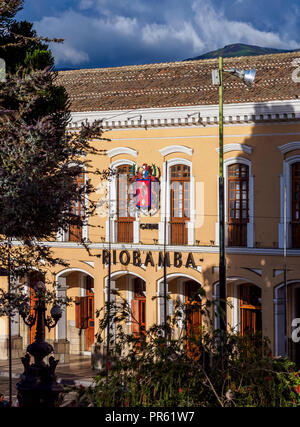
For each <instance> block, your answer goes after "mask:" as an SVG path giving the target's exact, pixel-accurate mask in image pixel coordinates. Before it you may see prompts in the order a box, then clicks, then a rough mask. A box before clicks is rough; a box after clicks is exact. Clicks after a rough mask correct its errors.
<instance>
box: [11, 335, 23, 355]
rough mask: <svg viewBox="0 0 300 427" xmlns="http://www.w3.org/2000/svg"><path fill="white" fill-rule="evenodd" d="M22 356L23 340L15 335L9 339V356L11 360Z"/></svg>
mask: <svg viewBox="0 0 300 427" xmlns="http://www.w3.org/2000/svg"><path fill="white" fill-rule="evenodd" d="M23 354H24V350H23V338H22V337H20V336H18V335H16V336H12V337H11V356H12V359H19V358H20V357H22V356H23Z"/></svg>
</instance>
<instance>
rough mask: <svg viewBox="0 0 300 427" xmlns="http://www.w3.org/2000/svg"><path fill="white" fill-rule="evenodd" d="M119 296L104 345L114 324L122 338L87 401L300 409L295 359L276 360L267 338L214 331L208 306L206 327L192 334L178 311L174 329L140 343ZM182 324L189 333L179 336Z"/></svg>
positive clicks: (103, 325) (156, 329)
mask: <svg viewBox="0 0 300 427" xmlns="http://www.w3.org/2000/svg"><path fill="white" fill-rule="evenodd" d="M202 292H203V290H202ZM117 297H118V298H117V302H116V303H111V304H110V306H109V307H108V306H106V309H105V312H104V313H103V311H99V312H98V313H97V314H98V317H99V321H100V323H99V324H100V330H99V335H98V339H99V341H101V337H102V332H103V331H104V330H105V329H107V328H108V324H109V325H110V328H111V326H112V325H114V328H115V334H113V333H112V334H111V336H110V338H111V342H110V352H109V357H108V358H106V357H105V356H103V357H104V359H105V360H106V366H105V367H104V369H103V370H102V371H101V372H100V373H99V374H98V375H97V377H96V379H95V382H96V386H95V388H93V389H92V388H90V389H88V390H86V391H85V392H84V393H83V392H81V394H82V393H83V395H84V396H85V399H84V398H83V397H82V398H81V402H84V401H86V402H89V405H91V404H93V405H94V406H106V407H109V406H110V407H113V406H118V407H128V406H145V407H162V406H167V407H171V406H173V407H174V406H176V407H180V406H184V407H188V406H190V407H192V406H194V407H196V406H197V407H218V406H221V407H230V406H232V407H246V406H249V407H288V406H299V405H300V372H297V371H295V366H294V364H293V363H291V362H289V361H288V360H286V359H276V358H275V359H274V358H273V357H272V354H271V352H270V347H269V341H268V340H267V339H266V338H262V337H261V336H260V335H257V334H256V335H254V336H240V335H238V334H235V333H233V332H228V333H224V332H223V331H221V330H214V329H213V328H212V322H211V319H208V318H207V317H208V316H209V310H206V308H205V307H203V313H205V317H206V321H204V325H203V326H202V327H201V328H199V331H198V332H197V331H196V332H195V333H194V334H190V335H189V334H187V330H188V328H187V326H188V322H187V319H188V316H189V314H188V313H187V312H186V310H185V309H186V307H184V306H180V305H179V304H177V306H176V310H175V314H174V316H172V317H169V319H168V325H163V326H157V325H154V326H153V327H152V328H150V329H149V330H148V331H147V332H146V334H145V336H144V339H143V340H140V339H136V338H134V337H133V336H132V334H130V333H126V326H125V324H124V320H125V319H128V316H129V315H130V314H131V313H130V310H129V307H128V304H127V303H126V301H125V300H123V299H122V298H121V297H120V296H119V295H118V294H117ZM208 305H209V308H212V307H213V305H214V304H213V303H210V304H208ZM107 313H109V317H110V319H109V318H108V317H107ZM179 319H181V321H183V323H184V326H183V328H182V331H183V334H182V335H180V334H179V335H178V333H177V334H176V336H175V334H174V332H175V330H174V328H175V327H176V326H178V321H179ZM109 320H110V321H109ZM177 332H178V331H177ZM104 344H106V343H105V342H104ZM82 405H83V404H82Z"/></svg>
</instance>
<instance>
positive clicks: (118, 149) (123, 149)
mask: <svg viewBox="0 0 300 427" xmlns="http://www.w3.org/2000/svg"><path fill="white" fill-rule="evenodd" d="M106 154H107V155H108V157H110V158H112V157H115V156H118V155H119V154H128V155H129V156H134V157H137V155H138V152H137V151H136V150H133V149H132V148H129V147H116V148H112V149H111V150H109V151H107V152H106Z"/></svg>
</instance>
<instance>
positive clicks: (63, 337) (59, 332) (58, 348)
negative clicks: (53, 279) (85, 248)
mask: <svg viewBox="0 0 300 427" xmlns="http://www.w3.org/2000/svg"><path fill="white" fill-rule="evenodd" d="M66 282H67V278H66V277H62V276H60V277H58V279H57V284H58V289H57V297H58V298H65V297H66V295H67V289H68V287H67V283H66ZM56 328H57V329H56V337H57V338H56V340H55V341H54V345H53V347H54V357H55V358H56V359H59V361H60V362H62V363H68V362H69V360H70V342H69V341H68V339H67V307H66V306H64V307H62V316H61V318H60V319H59V321H58V323H57V326H56Z"/></svg>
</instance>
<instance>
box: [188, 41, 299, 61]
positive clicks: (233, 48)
mask: <svg viewBox="0 0 300 427" xmlns="http://www.w3.org/2000/svg"><path fill="white" fill-rule="evenodd" d="M297 50H299V49H297ZM295 51H296V50H295ZM284 52H294V51H293V50H283V49H273V48H270V47H260V46H252V45H248V44H243V43H235V44H229V45H227V46H224V47H223V48H221V49H217V50H213V51H211V52H207V53H204V54H202V55H200V56H196V57H194V58H188V59H185V61H193V60H198V59H211V58H218V57H219V56H223V58H233V57H236V56H256V55H269V54H272V53H273V54H274V53H284Z"/></svg>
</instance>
